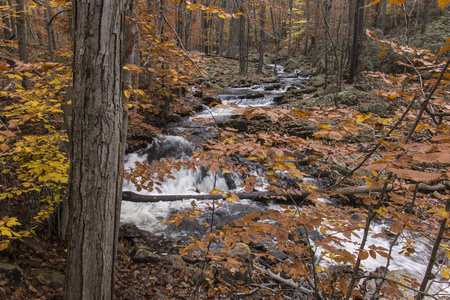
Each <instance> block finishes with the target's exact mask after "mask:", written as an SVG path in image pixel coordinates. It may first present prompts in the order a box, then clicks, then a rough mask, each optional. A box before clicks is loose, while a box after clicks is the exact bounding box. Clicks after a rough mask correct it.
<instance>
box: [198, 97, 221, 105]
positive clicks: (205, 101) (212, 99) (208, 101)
mask: <svg viewBox="0 0 450 300" xmlns="http://www.w3.org/2000/svg"><path fill="white" fill-rule="evenodd" d="M213 102H216V103H219V104H220V103H222V100H220V98H219V97H218V96H206V97H203V98H202V103H203V104H205V105H206V106H209V105H210V104H211V103H213Z"/></svg>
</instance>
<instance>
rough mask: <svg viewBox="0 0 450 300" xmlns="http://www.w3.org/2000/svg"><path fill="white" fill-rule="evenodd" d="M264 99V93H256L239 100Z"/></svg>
mask: <svg viewBox="0 0 450 300" xmlns="http://www.w3.org/2000/svg"><path fill="white" fill-rule="evenodd" d="M263 97H264V93H263V92H254V93H250V94H245V95H242V96H239V99H256V98H263Z"/></svg>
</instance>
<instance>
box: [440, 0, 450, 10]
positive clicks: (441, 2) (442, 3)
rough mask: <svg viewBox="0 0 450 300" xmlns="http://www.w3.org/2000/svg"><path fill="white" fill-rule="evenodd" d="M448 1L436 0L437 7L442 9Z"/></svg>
mask: <svg viewBox="0 0 450 300" xmlns="http://www.w3.org/2000/svg"><path fill="white" fill-rule="evenodd" d="M449 3H450V0H438V4H439V7H440V8H441V10H443V9H444V7H446V6H447V5H448V4H449Z"/></svg>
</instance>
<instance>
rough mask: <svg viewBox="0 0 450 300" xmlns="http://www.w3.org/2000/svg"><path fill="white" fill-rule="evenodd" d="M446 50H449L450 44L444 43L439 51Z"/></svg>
mask: <svg viewBox="0 0 450 300" xmlns="http://www.w3.org/2000/svg"><path fill="white" fill-rule="evenodd" d="M448 50H450V45H445V46H443V47H442V48H441V50H439V53H442V52H446V51H448Z"/></svg>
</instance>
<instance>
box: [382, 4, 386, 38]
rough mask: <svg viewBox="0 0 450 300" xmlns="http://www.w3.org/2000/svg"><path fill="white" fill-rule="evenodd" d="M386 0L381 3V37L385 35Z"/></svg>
mask: <svg viewBox="0 0 450 300" xmlns="http://www.w3.org/2000/svg"><path fill="white" fill-rule="evenodd" d="M386 2H387V0H384V1H381V5H382V7H381V31H382V32H383V35H386V32H385V30H386V5H387V3H386Z"/></svg>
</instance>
